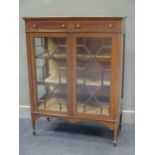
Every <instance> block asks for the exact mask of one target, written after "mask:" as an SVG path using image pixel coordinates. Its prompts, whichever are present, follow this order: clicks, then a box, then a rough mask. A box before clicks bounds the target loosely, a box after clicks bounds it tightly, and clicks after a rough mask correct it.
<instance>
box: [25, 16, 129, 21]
mask: <svg viewBox="0 0 155 155" xmlns="http://www.w3.org/2000/svg"><path fill="white" fill-rule="evenodd" d="M125 18H126V17H125V16H124V17H123V16H82V17H71V16H41V17H23V19H24V20H46V19H51V20H52V19H66V20H67V19H74V20H76V19H77V20H78V19H84V20H85V19H88V20H89V19H91V20H93V19H94V20H96V19H99V20H100V19H101V20H123V19H125Z"/></svg>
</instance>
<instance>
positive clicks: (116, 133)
mask: <svg viewBox="0 0 155 155" xmlns="http://www.w3.org/2000/svg"><path fill="white" fill-rule="evenodd" d="M117 137H118V127H117V125H115V128H114V141H113V145H114V146H117Z"/></svg>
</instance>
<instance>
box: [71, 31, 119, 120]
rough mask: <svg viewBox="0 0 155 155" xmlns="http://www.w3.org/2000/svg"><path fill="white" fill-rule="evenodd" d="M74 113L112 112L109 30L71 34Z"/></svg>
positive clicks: (90, 115)
mask: <svg viewBox="0 0 155 155" xmlns="http://www.w3.org/2000/svg"><path fill="white" fill-rule="evenodd" d="M74 42H75V56H76V60H75V62H76V63H75V66H76V69H75V74H76V79H75V83H76V86H75V88H76V90H75V92H76V101H75V102H76V103H75V115H77V116H83V117H85V118H86V117H88V118H104V117H110V116H112V110H113V103H112V82H113V81H112V56H113V52H114V47H115V44H116V43H115V38H114V36H113V35H112V34H102V33H100V34H99V33H95V34H93V33H90V34H88V33H85V34H84V33H83V34H75V37H74Z"/></svg>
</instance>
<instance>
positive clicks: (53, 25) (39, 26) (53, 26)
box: [26, 21, 68, 31]
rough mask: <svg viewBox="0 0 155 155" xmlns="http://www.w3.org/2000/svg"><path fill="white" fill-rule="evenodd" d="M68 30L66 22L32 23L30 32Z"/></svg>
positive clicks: (29, 27)
mask: <svg viewBox="0 0 155 155" xmlns="http://www.w3.org/2000/svg"><path fill="white" fill-rule="evenodd" d="M67 28H68V22H66V21H30V22H29V24H28V25H27V28H26V29H27V30H28V31H44V30H45V31H46V30H65V29H67Z"/></svg>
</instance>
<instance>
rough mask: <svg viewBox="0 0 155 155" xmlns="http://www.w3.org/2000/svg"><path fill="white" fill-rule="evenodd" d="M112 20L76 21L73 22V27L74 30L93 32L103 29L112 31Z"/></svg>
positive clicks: (113, 26)
mask: <svg viewBox="0 0 155 155" xmlns="http://www.w3.org/2000/svg"><path fill="white" fill-rule="evenodd" d="M115 25H116V24H115V22H114V21H111V22H110V21H103V22H102V21H93V22H92V21H79V22H78V21H76V22H74V24H73V29H74V30H75V31H86V32H87V31H91V32H92V31H95V32H102V31H103V32H104V31H108V32H109V31H114V30H115Z"/></svg>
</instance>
